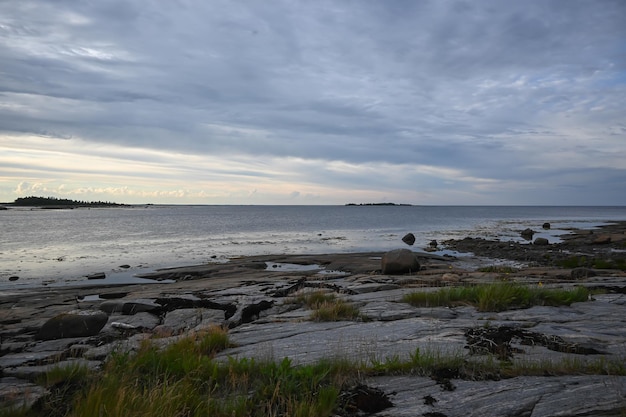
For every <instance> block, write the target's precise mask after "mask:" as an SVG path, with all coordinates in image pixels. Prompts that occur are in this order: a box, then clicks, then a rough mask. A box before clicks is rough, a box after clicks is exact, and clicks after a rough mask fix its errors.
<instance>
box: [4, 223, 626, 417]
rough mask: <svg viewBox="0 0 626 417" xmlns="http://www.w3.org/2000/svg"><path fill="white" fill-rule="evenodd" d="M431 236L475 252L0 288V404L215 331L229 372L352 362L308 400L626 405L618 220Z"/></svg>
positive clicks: (384, 407)
mask: <svg viewBox="0 0 626 417" xmlns="http://www.w3.org/2000/svg"><path fill="white" fill-rule="evenodd" d="M401 245H402V242H399V247H400V246H401ZM440 246H445V247H447V248H450V249H456V250H459V251H461V250H462V251H463V252H464V253H471V254H472V255H463V256H460V255H461V254H459V256H451V255H447V256H443V255H439V254H436V253H428V252H421V251H411V250H409V249H398V250H395V251H391V252H387V253H354V254H331V255H297V256H296V255H274V256H270V255H267V256H256V257H246V258H233V259H231V260H230V261H229V262H226V263H219V264H218V263H215V264H203V265H196V266H188V267H183V268H171V269H164V270H159V271H155V272H154V273H151V274H147V275H143V276H144V277H146V278H152V279H154V280H173V281H174V282H171V281H170V283H167V284H166V283H156V284H149V285H144V284H141V285H127V286H117V287H105V286H103V287H99V288H94V287H90V288H85V287H74V288H41V289H37V290H19V291H13V292H11V293H7V294H0V324H1V326H2V327H1V330H0V338H1V343H0V409H1V408H5V409H6V408H7V407H13V409H14V410H19V412H23V414H19V415H29V416H39V415H41V416H44V415H64V414H63V413H59V408H58V407H60V405H61V404H70V405H71V404H73V403H72V401H71V400H72V398H76V397H73V396H81V395H87V393H86V391H82V389H83V388H81V385H80V384H77V383H76V381H75V379H71V378H70V380H69V382H68V381H63V380H61V381H58V380H56V379H51V378H52V377H50V376H49V375H50V374H51V372H56V373H55V375H56V374H58V370H59V369H63V368H65V369H71V370H74V369H83V370H87V372H88V373H89V374H91V375H99V373H101V372H105V371H104V370H103V367H104V364H106V363H107V362H108V361H110V360H111V358H112V357H117V358H119V354H120V353H121V352H131V353H132V352H142V351H144V350H145V349H146V347H145V346H146V343H150V344H151V345H153V346H155V349H157V350H161V351H165V352H172V350H167V349H172V346H179V345H181V343H182V344H184V343H187V342H188V341H189V340H190V339H189V338H192V341H193V340H196V339H193V338H198V337H199V336H198V335H201V334H205V333H206V332H207V331H214V330H207V329H220V330H219V331H220V332H222V333H223V334H225V335H227V337H228V342H227V343H223V345H222V346H221V347H220V349H219V350H215V351H211V352H212V353H211V355H212V356H211V361H214V363H217V364H221V365H219V366H224V367H231V368H228V369H231V372H234V370H233V369H234V368H233V367H237V366H238V367H243V366H244V365H246V364H247V365H249V364H250V363H251V362H250V361H251V360H254V361H256V362H253V363H257V364H258V363H262V362H263V361H270V362H272V363H274V364H275V365H272V367H270V370H271V372H268V374H269V375H273V377H276V375H283V377H285V378H286V379H285V380H283V381H284V382H285V383H286V382H288V381H292V382H293V378H295V376H294V375H295V373H296V372H297V369H301V368H302V367H307V366H310V367H311V368H304V369H307V370H308V371H310V370H312V369H317V368H315V367H316V366H317V367H318V368H319V367H320V366H321V365H320V364H323V363H328V361H334V362H332V363H336V364H342V365H341V366H343V368H341V369H344V370H345V372H346V373H350V372H351V371H349V369H351V370H352V371H353V372H354V373H350V375H351V377H350V378H348V377H346V378H345V379H344V382H343V383H342V385H341V386H340V388H339V391H338V394H337V397H336V398H335V400H334V401H335V402H334V403H332V404H331V408H330V411H328V412H325V413H320V415H328V416H346V417H347V416H365V415H369V416H381V417H382V416H386V417H391V416H431V417H435V416H436V417H446V416H447V417H456V416H477V417H478V416H481V417H484V416H494V417H495V416H532V417H548V416H557V415H561V416H578V417H583V416H620V415H625V413H626V365H625V364H626V347H625V346H626V315H625V314H624V311H625V310H624V309H625V308H626V267H625V258H626V223H620V224H612V225H608V226H606V227H603V228H601V229H596V230H593V231H578V232H575V233H572V234H571V235H569V236H567V237H566V238H564V239H563V241H562V242H560V243H555V244H548V245H542V244H540V245H534V244H533V243H528V244H520V243H512V242H500V241H498V240H484V239H473V238H471V237H470V238H467V239H462V240H456V241H448V242H441V243H440ZM483 289H484V290H485V291H495V290H500V289H504V290H506V291H509V290H510V291H512V292H511V294H513V295H512V296H508V298H507V296H504V297H503V300H504V301H503V304H497V305H489V304H485V303H483V302H482V301H481V300H477V299H474V298H472V297H473V296H472V295H471V294H473V293H474V292H475V291H474V290H483ZM522 289H523V290H524V291H526V290H528V291H530V292H529V293H527V292H517V291H518V290H520V291H521V290H522ZM429 294H430V295H435V297H434V298H435V299H439V301H437V302H434V301H432V300H433V297H429V296H428V295H429ZM519 294H534V296H536V297H538V298H536V299H533V300H531V299H530V298H528V299H527V297H526V295H519ZM555 294H556V295H558V296H559V297H561V299H560V301H555V300H554V299H553V298H551V297H553V296H554V295H555ZM572 294H576V297H577V298H569V297H572ZM581 296H582V297H581ZM446 297H447V299H449V300H448V301H445V300H444V301H441V300H442V299H446ZM454 297H457V298H454ZM313 299H315V300H317V301H311V300H313ZM424 299H425V300H427V301H425V302H424V301H416V300H424ZM428 300H430V301H428ZM455 300H456V301H455ZM337 306H342V307H346V306H349V308H347V309H345V310H339V309H338V308H336V307H337ZM326 307H331V310H332V314H330V315H323V314H322V313H321V312H320V310H323V309H324V308H326ZM326 313H328V312H326ZM192 345H193V343H191V345H189V346H192ZM168 347H169V348H168ZM189 349H191V348H189ZM116 355H117V356H116ZM183 356H185V355H183ZM176 357H178V356H176ZM202 363H205V362H202ZM263 363H264V362H263ZM316 364H317V365H316ZM216 366H218V365H216ZM194 369H195V368H194ZM215 369H221V368H215ZM192 371H193V369H190V370H188V371H186V372H185V373H183V374H181V375H180V378H184V377H186V375H188V374H190V373H191V374H193V372H192ZM308 371H307V372H308ZM128 372H130V369H129V370H128ZM259 372H261V371H259ZM290 372H293V374H292V373H290ZM311 372H312V371H311ZM218 373H219V372H218V371H214V374H215V375H217V374H218ZM261 373H262V372H261ZM46 375H48V377H46ZM68 375H74V378H75V373H69V374H68ZM246 375H247V378H251V375H250V374H246ZM285 375H289V378H287V377H286V376H285ZM298 375H300V374H298ZM325 375H326V374H325ZM216 378H217V377H216ZM96 379H97V378H96ZM51 380H52V381H54V382H49V383H46V381H51ZM92 380H93V379H92ZM90 381H91V380H90ZM320 381H322V379H320V380H319V381H318V382H315V383H311V384H310V385H309V388H307V390H315V389H317V387H319V386H321V385H320V384H322V382H320ZM226 382H227V381H224V382H221V384H222V385H220V386H223V384H226ZM207 383H208V382H207ZM238 383H242V382H241V381H239V382H238ZM161 389H163V387H161ZM212 389H214V390H215V391H211V392H218V391H219V389H218V385H215V387H214V388H212ZM278 390H279V385H276V386H274V388H273V389H268V390H267V395H268V397H263V396H262V395H264V394H263V392H265V391H263V389H261V388H259V387H258V386H257V388H254V389H252V388H249V389H247V390H246V391H245V396H247V397H245V398H248V399H250V401H252V400H255V401H262V404H265V402H267V401H270V399H269V398H270V397H272V398H275V397H276V393H277V392H279V391H278ZM300 391H302V390H300ZM305 391H306V390H305ZM321 392H322V391H320V393H318V394H315V395H316V398H317V396H321V395H322V394H321ZM323 392H326V391H323ZM129 406H130V405H129ZM55 407H57V408H55ZM67 407H69V405H68V406H67ZM24 410H30V411H28V412H30V413H31V414H26V411H24ZM51 410H53V411H54V412H55V413H56V414H54V413H53V412H52V411H51ZM66 411H68V415H69V411H70V410H66ZM16 412H17V411H16ZM181 413H182V411H181ZM94 415H95V414H94ZM127 415H136V414H132V413H130V412H129V414H127ZM220 415H222V414H220ZM233 415H239V414H234V413H233ZM247 415H262V414H258V413H256V414H254V413H252V414H247ZM276 415H290V414H288V413H287V414H276Z"/></svg>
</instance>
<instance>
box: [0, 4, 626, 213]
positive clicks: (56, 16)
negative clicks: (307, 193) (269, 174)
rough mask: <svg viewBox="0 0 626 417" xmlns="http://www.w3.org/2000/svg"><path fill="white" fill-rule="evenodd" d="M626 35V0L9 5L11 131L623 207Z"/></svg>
mask: <svg viewBox="0 0 626 417" xmlns="http://www.w3.org/2000/svg"><path fill="white" fill-rule="evenodd" d="M624 22H626V3H625V2H623V1H619V0H616V1H611V0H599V1H583V0H580V1H578V0H567V1H565V0H561V1H557V0H553V1H544V0H536V1H535V0H533V1H525V2H518V1H496V0H481V1H393V2H389V1H372V2H362V1H317V2H300V1H287V0H284V1H275V2H270V3H267V2H257V1H230V0H228V1H226V0H224V1H219V0H211V1H194V0H189V1H185V0H180V1H168V2H162V1H156V0H154V1H142V2H125V1H54V2H53V1H43V0H41V1H36V0H20V1H7V2H2V3H0V62H1V63H2V64H1V67H0V102H1V103H2V104H1V105H0V130H1V132H0V134H4V135H7V136H6V137H13V135H16V134H33V135H43V136H46V137H49V138H50V140H55V139H56V138H58V139H67V138H79V139H80V140H82V141H85V142H88V143H94V144H111V145H121V146H126V147H138V148H145V149H154V150H168V151H171V152H178V153H183V154H192V155H194V154H195V155H213V156H214V155H220V156H222V158H224V159H226V160H227V159H228V158H231V157H233V156H234V155H241V156H248V157H268V158H269V157H271V158H298V159H302V160H310V161H316V162H315V163H316V164H322V165H319V166H320V171H324V172H323V173H322V172H320V173H319V179H316V178H312V177H310V176H309V177H307V175H306V173H300V174H298V175H299V176H301V180H302V181H305V182H308V183H318V184H319V185H320V186H328V187H331V186H335V187H336V186H337V184H342V186H343V187H345V188H346V189H350V187H352V188H359V187H362V186H363V185H362V184H367V183H370V184H376V187H379V189H385V188H393V189H396V190H397V191H396V193H401V190H411V183H413V184H415V183H420V184H422V185H423V187H424V189H426V188H429V189H430V188H432V190H433V192H432V194H431V195H436V191H437V189H439V188H441V189H444V188H449V189H450V190H454V189H455V187H457V188H456V189H458V191H459V192H461V191H462V190H463V187H467V186H468V184H474V185H476V184H483V186H484V187H488V185H486V184H492V186H493V187H495V188H490V189H488V190H487V189H485V190H484V191H483V192H482V194H481V192H480V191H476V193H475V194H474V198H476V199H477V200H474V201H456V203H460V204H462V203H471V204H476V203H481V201H480V196H481V195H483V196H484V197H485V199H486V202H489V203H494V202H498V201H501V203H517V204H519V203H521V201H518V200H515V201H513V200H511V198H512V196H514V195H515V193H511V192H510V191H506V192H505V191H503V190H502V189H500V188H498V187H496V186H495V185H493V184H496V183H497V184H500V185H499V186H501V187H503V188H510V187H519V189H520V191H519V192H520V193H522V194H524V196H525V197H524V198H521V197H520V200H524V201H528V202H529V203H534V204H539V203H542V202H545V203H547V204H557V203H560V202H561V203H566V204H581V203H584V202H586V200H585V199H583V198H581V197H580V195H581V194H584V193H585V192H588V193H590V195H593V196H594V201H588V202H587V203H589V204H626V197H624V196H625V195H626V185H625V184H626V181H625V180H626V163H625V162H624V161H625V160H626V122H624V110H625V109H626V25H625V24H624ZM333 161H335V162H340V163H345V164H348V165H349V166H351V167H353V168H355V167H356V168H358V167H367V166H370V167H382V166H395V167H398V170H399V171H401V172H404V173H405V176H404V178H403V179H402V180H398V178H396V177H394V178H388V179H387V180H386V181H382V182H381V181H380V178H386V175H383V174H384V173H381V172H377V171H376V169H370V170H367V169H365V170H363V171H361V170H359V169H356V168H355V169H356V171H354V172H353V173H352V174H350V173H349V172H348V173H347V172H336V171H334V170H332V169H328V170H327V167H324V164H328V163H331V162H333ZM309 168H310V167H309ZM380 169H383V168H380ZM256 172H257V174H258V175H260V176H263V173H262V171H261V170H258V171H256ZM409 173H412V174H409ZM292 174H293V173H291V174H289V175H292ZM376 178H378V179H376ZM455 178H456V179H457V180H458V181H457V184H456V185H455V184H452V182H455ZM476 181H478V182H476ZM481 181H482V182H481ZM403 182H406V183H403ZM446 184H447V185H446ZM459 184H460V185H459ZM533 184H535V186H534V187H533ZM479 188H480V187H479ZM533 188H536V189H535V190H533ZM292 191H293V190H288V192H289V193H291V192H292ZM591 191H593V193H591ZM499 193H500V194H499ZM293 195H294V196H299V195H300V194H293ZM498 195H501V196H502V198H498V197H497V196H498ZM520 195H521V194H520ZM620 195H621V197H620ZM545 199H549V200H548V201H546V200H545ZM596 200H597V201H596ZM432 202H433V203H436V202H439V200H437V199H436V198H434V199H433V201H432ZM446 202H451V201H448V200H446Z"/></svg>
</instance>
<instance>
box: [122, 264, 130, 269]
mask: <svg viewBox="0 0 626 417" xmlns="http://www.w3.org/2000/svg"><path fill="white" fill-rule="evenodd" d="M120 268H122V269H128V268H130V265H126V264H124V265H120Z"/></svg>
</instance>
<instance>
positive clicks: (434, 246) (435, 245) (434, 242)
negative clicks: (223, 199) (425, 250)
mask: <svg viewBox="0 0 626 417" xmlns="http://www.w3.org/2000/svg"><path fill="white" fill-rule="evenodd" d="M438 245H439V244H438V243H437V241H436V240H431V241H430V243H429V244H428V246H430V247H431V248H436V247H437V246H438Z"/></svg>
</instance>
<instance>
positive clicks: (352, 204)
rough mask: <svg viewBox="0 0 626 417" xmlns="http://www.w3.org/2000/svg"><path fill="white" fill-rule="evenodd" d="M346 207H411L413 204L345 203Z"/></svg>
mask: <svg viewBox="0 0 626 417" xmlns="http://www.w3.org/2000/svg"><path fill="white" fill-rule="evenodd" d="M346 206H350V207H352V206H407V207H412V206H413V204H404V203H401V204H399V203H359V204H356V203H347V204H346Z"/></svg>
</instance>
